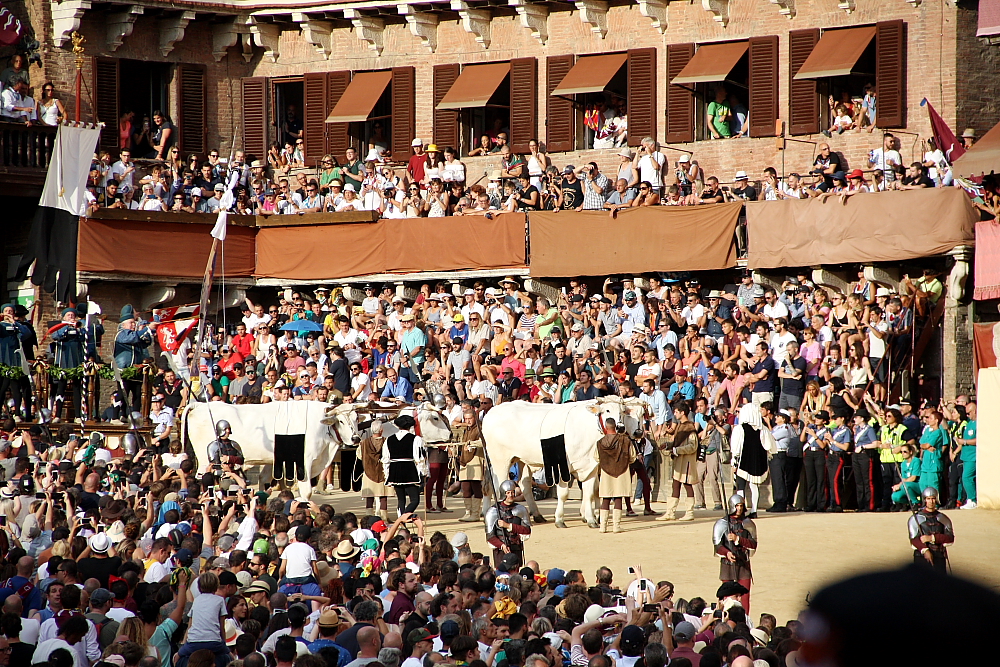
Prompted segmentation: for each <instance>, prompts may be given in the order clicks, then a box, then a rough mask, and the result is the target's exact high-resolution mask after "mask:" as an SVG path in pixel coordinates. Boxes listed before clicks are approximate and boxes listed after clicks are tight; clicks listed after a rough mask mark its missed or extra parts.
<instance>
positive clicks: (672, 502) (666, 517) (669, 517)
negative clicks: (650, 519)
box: [656, 496, 678, 521]
mask: <svg viewBox="0 0 1000 667" xmlns="http://www.w3.org/2000/svg"><path fill="white" fill-rule="evenodd" d="M677 500H678V499H677V498H674V497H673V496H671V497H670V498H667V511H666V512H664V513H663V514H662V515H660V516H658V517H656V520H657V521H674V520H675V519H676V518H677V516H676V515H675V514H674V511H675V510H676V509H677Z"/></svg>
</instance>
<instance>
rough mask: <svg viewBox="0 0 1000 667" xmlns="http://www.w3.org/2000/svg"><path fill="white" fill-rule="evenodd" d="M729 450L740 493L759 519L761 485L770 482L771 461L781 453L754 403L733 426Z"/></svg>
mask: <svg viewBox="0 0 1000 667" xmlns="http://www.w3.org/2000/svg"><path fill="white" fill-rule="evenodd" d="M730 448H731V450H732V453H733V467H734V471H733V477H734V479H735V480H736V488H737V489H738V491H737V493H739V494H740V495H741V496H743V497H744V498H745V499H746V508H747V512H748V513H749V516H750V518H751V519H756V518H757V501H758V500H760V485H761V484H763V483H764V482H765V481H766V480H767V466H768V460H769V459H770V457H771V455H772V454H775V453H776V452H777V451H778V443H777V442H776V441H775V440H774V436H773V435H771V429H770V428H768V426H767V425H766V424H765V423H764V420H763V418H762V417H761V414H760V408H758V407H757V406H756V405H754V404H753V403H747V404H746V405H744V406H743V407H742V408H740V423H739V424H737V425H736V426H734V427H733V439H732V441H731V443H730Z"/></svg>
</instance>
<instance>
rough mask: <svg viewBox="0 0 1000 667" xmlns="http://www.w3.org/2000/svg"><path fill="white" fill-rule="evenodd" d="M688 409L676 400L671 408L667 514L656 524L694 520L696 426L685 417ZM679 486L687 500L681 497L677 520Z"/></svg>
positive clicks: (684, 402)
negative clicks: (681, 513)
mask: <svg viewBox="0 0 1000 667" xmlns="http://www.w3.org/2000/svg"><path fill="white" fill-rule="evenodd" d="M690 413H691V406H690V405H689V404H688V402H687V401H678V402H677V403H676V405H675V406H674V419H675V420H676V421H674V422H671V423H670V424H667V427H666V428H667V434H668V435H670V436H671V437H672V438H673V440H672V441H671V443H670V444H669V445H668V447H669V448H670V456H671V457H672V458H673V465H674V474H673V489H671V492H670V498H669V499H668V500H667V511H666V513H665V514H664V515H663V516H658V517H656V520H657V521H675V520H679V521H694V484H696V483H697V482H698V481H699V478H698V426H697V425H696V424H695V423H694V422H693V421H691V417H690V416H689V415H690ZM681 486H683V487H684V491H685V493H686V494H687V497H685V498H684V516H682V517H681V518H680V519H677V515H676V514H675V512H676V510H677V505H678V503H679V502H680V499H681Z"/></svg>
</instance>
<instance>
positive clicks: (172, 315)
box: [153, 303, 201, 323]
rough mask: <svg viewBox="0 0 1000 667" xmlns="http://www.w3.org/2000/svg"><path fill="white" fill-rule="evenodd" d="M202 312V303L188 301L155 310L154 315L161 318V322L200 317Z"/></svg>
mask: <svg viewBox="0 0 1000 667" xmlns="http://www.w3.org/2000/svg"><path fill="white" fill-rule="evenodd" d="M200 314H201V305H199V304H197V303H188V304H185V305H183V306H170V307H168V308H160V309H158V310H154V311H153V317H156V318H159V319H158V321H159V322H161V323H162V322H170V321H171V320H182V319H186V318H188V317H198V316H199V315H200Z"/></svg>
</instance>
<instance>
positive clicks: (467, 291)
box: [462, 287, 476, 296]
mask: <svg viewBox="0 0 1000 667" xmlns="http://www.w3.org/2000/svg"><path fill="white" fill-rule="evenodd" d="M470 295H471V296H475V295H476V290H474V289H472V288H471V287H466V288H465V291H464V292H462V296H470Z"/></svg>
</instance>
